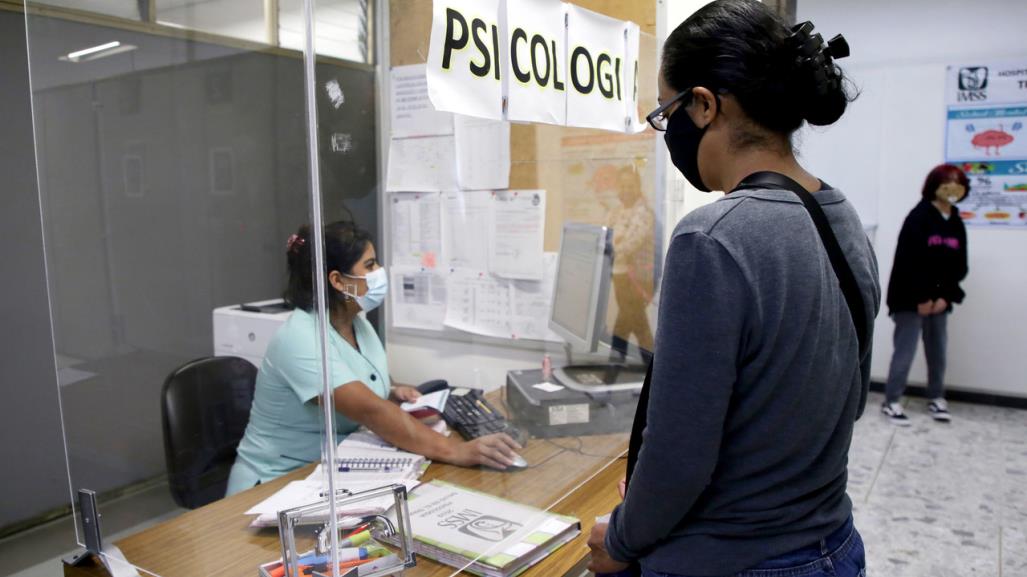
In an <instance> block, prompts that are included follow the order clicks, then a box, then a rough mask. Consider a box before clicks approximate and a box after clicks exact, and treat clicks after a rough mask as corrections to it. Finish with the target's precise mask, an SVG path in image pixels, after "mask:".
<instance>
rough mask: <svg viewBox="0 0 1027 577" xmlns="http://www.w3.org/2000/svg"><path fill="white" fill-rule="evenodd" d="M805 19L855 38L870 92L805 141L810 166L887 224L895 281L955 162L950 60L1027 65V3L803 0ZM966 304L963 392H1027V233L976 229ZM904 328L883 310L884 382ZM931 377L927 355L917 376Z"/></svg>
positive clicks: (961, 321) (958, 330) (958, 360)
mask: <svg viewBox="0 0 1027 577" xmlns="http://www.w3.org/2000/svg"><path fill="white" fill-rule="evenodd" d="M798 19H799V21H803V20H812V21H813V23H814V24H815V25H816V26H817V29H818V31H820V32H821V33H822V34H823V35H824V36H825V37H830V36H833V35H834V34H836V33H839V32H841V33H843V34H844V35H845V37H846V38H847V39H848V41H849V44H850V45H851V47H852V54H853V56H852V57H851V58H848V59H846V60H842V61H840V64H842V65H843V67H844V68H845V70H846V72H847V73H848V74H849V75H850V76H851V77H852V78H853V79H854V80H855V82H856V84H857V85H858V86H859V87H860V89H861V90H862V95H861V96H860V98H859V99H858V100H857V101H856V102H855V103H854V104H853V105H852V108H851V109H850V111H849V112H848V113H847V117H846V118H843V120H842V121H841V122H840V123H838V124H836V125H835V126H832V127H830V128H829V129H827V130H818V131H816V132H807V133H806V134H804V135H803V138H802V154H803V158H804V162H805V164H806V165H807V166H808V167H809V168H811V169H812V170H813V172H815V173H816V174H818V175H819V176H821V178H823V179H824V180H826V181H828V182H830V183H831V184H833V185H835V186H838V187H840V188H842V189H843V190H845V191H846V192H847V193H848V194H849V195H850V196H851V197H852V198H853V200H854V201H855V202H856V206H857V208H858V210H859V211H860V215H861V216H862V217H863V218H864V220H865V221H867V222H869V223H877V224H878V229H877V232H876V238H875V240H876V248H877V256H878V259H879V262H880V270H881V282H882V285H884V288H885V289H886V288H887V283H888V276H889V274H890V273H891V267H892V260H893V258H894V252H895V243H896V239H897V238H898V234H899V229H900V228H901V226H902V221H903V219H904V218H905V216H906V214H907V213H908V212H909V210H910V209H911V208H912V207H913V205H914V204H915V203H916V202H917V200H918V199H919V194H920V193H919V191H920V188H921V186H922V184H923V179H924V177H925V176H926V174H927V172H928V171H929V170H930V169H931V168H932V167H933V166H934V165H936V164H938V163H940V162H942V161H943V159H944V158H943V157H944V149H943V139H944V118H945V101H944V89H945V67H946V65H948V64H959V63H966V62H986V61H987V60H990V59H1008V58H1015V57H1019V58H1023V59H1024V60H1027V35H1024V34H1023V23H1024V22H1027V2H1024V1H1023V0H977V1H975V2H972V3H971V2H965V1H963V0H903V1H901V2H895V1H893V0H861V1H860V2H853V1H852V0H800V1H799V3H798ZM968 233H969V238H968V244H969V253H970V275H969V277H968V279H967V280H966V281H965V283H964V285H963V287H964V289H965V290H966V292H967V299H966V303H965V304H964V305H963V306H960V307H957V309H956V311H955V313H954V314H953V315H952V317H951V319H950V323H949V347H948V350H949V367H948V373H947V375H946V379H945V380H946V383H947V384H949V385H950V386H951V387H952V388H959V389H965V390H976V391H986V392H994V393H999V394H1005V395H1014V396H1021V397H1027V372H1025V371H1024V368H1023V367H1024V365H1023V360H1022V359H1021V356H1022V355H1023V354H1024V351H1025V350H1027V305H1025V304H1024V303H1025V299H1024V296H1023V290H1024V288H1025V287H1027V232H1025V231H1019V232H1017V231H1011V230H991V229H986V230H985V229H979V228H969V229H968ZM893 327H894V325H893V323H892V322H891V320H890V319H889V318H888V316H887V311H886V310H883V311H882V313H881V315H880V316H879V317H878V319H877V328H876V331H877V334H876V335H875V339H874V364H873V377H874V378H875V379H879V380H884V378H885V377H886V376H887V371H888V364H889V362H890V360H891V354H892V350H893V349H892V345H891V338H892V331H893ZM910 381H911V382H913V383H923V382H925V381H926V369H925V365H924V361H923V358H922V354H921V355H919V357H918V358H917V361H916V364H915V365H914V367H913V372H912V374H911V375H910Z"/></svg>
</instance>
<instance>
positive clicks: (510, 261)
mask: <svg viewBox="0 0 1027 577" xmlns="http://www.w3.org/2000/svg"><path fill="white" fill-rule="evenodd" d="M491 209H492V210H491V215H490V216H491V226H490V227H489V230H490V231H491V233H492V234H491V236H490V237H489V261H488V262H489V271H490V272H492V273H493V274H495V275H498V276H501V277H504V278H510V279H527V280H542V276H543V275H542V251H543V240H544V237H545V224H546V191H544V190H508V191H498V192H495V193H494V194H493V196H492V206H491Z"/></svg>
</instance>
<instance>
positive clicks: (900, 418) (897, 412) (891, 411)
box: [881, 403, 913, 427]
mask: <svg viewBox="0 0 1027 577" xmlns="http://www.w3.org/2000/svg"><path fill="white" fill-rule="evenodd" d="M881 412H882V413H884V414H885V415H888V419H889V420H890V421H891V422H892V423H893V424H896V425H898V426H900V427H908V426H910V425H912V424H913V423H911V422H910V421H909V417H907V416H906V412H905V411H903V410H902V405H901V404H900V403H885V404H883V405H881Z"/></svg>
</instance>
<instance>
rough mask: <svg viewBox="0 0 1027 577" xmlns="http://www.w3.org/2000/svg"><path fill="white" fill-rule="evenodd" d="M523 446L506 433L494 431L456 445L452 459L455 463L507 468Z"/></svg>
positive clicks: (464, 465) (469, 465)
mask: <svg viewBox="0 0 1027 577" xmlns="http://www.w3.org/2000/svg"><path fill="white" fill-rule="evenodd" d="M520 449H521V446H520V445H519V444H517V441H514V440H513V438H511V437H510V435H507V434H506V433H493V434H491V435H485V436H483V437H478V438H477V439H474V440H472V441H466V442H463V443H460V444H459V445H457V446H456V451H455V454H454V455H453V458H452V459H451V460H450V462H451V463H453V464H454V465H460V466H463V467H473V466H475V465H485V466H487V467H492V468H493V469H499V470H505V469H506V468H507V467H509V466H510V465H511V464H513V461H514V459H515V458H516V457H517V452H516V451H519V450H520Z"/></svg>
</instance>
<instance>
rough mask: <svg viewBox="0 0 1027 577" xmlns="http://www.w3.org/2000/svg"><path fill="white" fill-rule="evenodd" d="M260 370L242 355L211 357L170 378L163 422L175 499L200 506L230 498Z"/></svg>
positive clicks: (164, 397)
mask: <svg viewBox="0 0 1027 577" xmlns="http://www.w3.org/2000/svg"><path fill="white" fill-rule="evenodd" d="M256 379H257V368H256V367H254V366H253V365H252V364H251V363H250V362H249V361H247V360H245V359H240V358H239V357H205V358H202V359H196V360H194V361H190V362H188V363H186V364H184V365H182V366H181V367H179V368H177V369H175V370H174V371H173V372H172V373H171V374H170V375H168V378H167V379H166V380H165V381H164V388H163V390H162V392H161V420H162V422H163V427H164V457H165V459H166V461H167V468H168V482H169V484H170V485H171V494H172V496H173V497H174V498H175V502H176V503H178V504H179V505H180V506H182V507H187V508H189V509H195V508H196V507H200V506H203V505H205V504H207V503H210V502H212V501H216V500H217V499H220V498H222V497H224V495H225V488H226V487H227V486H228V474H229V472H230V471H231V468H232V463H234V462H235V450H236V447H238V446H239V441H240V440H241V439H242V436H243V433H245V432H246V424H247V423H248V422H249V419H250V405H251V404H252V403H253V388H254V385H255V383H256Z"/></svg>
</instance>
